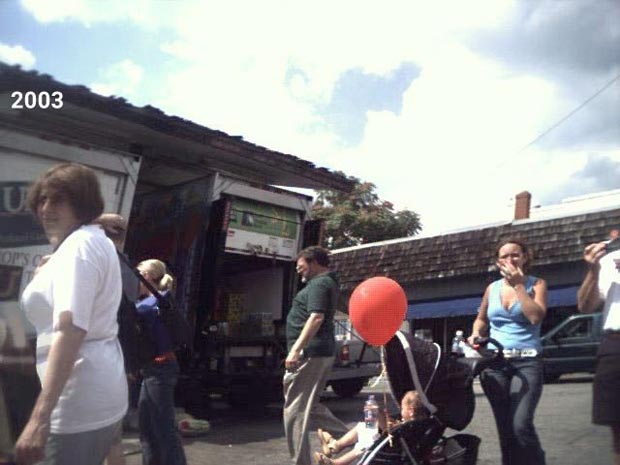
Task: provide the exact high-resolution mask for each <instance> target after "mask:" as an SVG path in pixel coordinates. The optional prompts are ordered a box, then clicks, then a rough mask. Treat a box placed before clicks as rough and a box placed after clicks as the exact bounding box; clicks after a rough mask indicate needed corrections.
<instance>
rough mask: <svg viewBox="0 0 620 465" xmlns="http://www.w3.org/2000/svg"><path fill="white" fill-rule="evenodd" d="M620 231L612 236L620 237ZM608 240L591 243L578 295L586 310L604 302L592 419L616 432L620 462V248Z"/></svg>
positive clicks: (614, 442)
mask: <svg viewBox="0 0 620 465" xmlns="http://www.w3.org/2000/svg"><path fill="white" fill-rule="evenodd" d="M617 236H618V234H617V231H615V232H614V233H612V237H614V238H615V239H616V240H618V239H617ZM610 248H611V247H609V243H608V241H605V242H599V243H597V244H590V245H589V246H587V247H586V249H585V251H584V254H583V258H584V260H585V262H586V264H587V273H586V276H585V278H584V280H583V283H582V285H581V287H580V288H579V292H578V294H577V306H578V308H579V311H580V312H582V313H592V312H594V311H596V310H598V309H599V308H600V307H601V304H602V305H603V307H602V308H603V333H604V336H603V340H602V341H601V346H600V348H599V351H598V355H597V358H598V361H597V365H596V375H595V377H594V382H593V385H592V422H593V423H596V424H600V425H608V426H610V427H611V432H612V447H613V454H614V461H615V464H616V465H620V401H619V400H618V393H619V392H620V250H616V251H613V252H610V251H609V249H610Z"/></svg>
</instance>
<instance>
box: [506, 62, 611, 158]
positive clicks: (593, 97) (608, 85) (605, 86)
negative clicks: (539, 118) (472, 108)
mask: <svg viewBox="0 0 620 465" xmlns="http://www.w3.org/2000/svg"><path fill="white" fill-rule="evenodd" d="M618 79H620V74H618V75H617V76H616V77H615V78H613V79H612V80H611V81H609V82H608V83H607V84H605V85H604V86H603V87H601V88H600V89H599V90H597V91H596V92H595V93H594V94H592V95H591V96H590V97H588V98H587V99H586V100H585V101H584V102H583V103H581V104H580V105H578V106H577V107H576V108H575V109H573V110H572V111H571V112H570V113H569V114H568V115H566V116H565V117H564V118H562V119H561V120H559V121H558V122H557V123H555V124H554V125H553V126H551V127H550V128H549V129H547V130H545V131H543V132H542V133H540V134H539V135H538V136H536V137H535V138H534V140H532V141H531V142H529V143H527V144H526V145H524V146H523V147H521V148H520V149H519V150H518V151H517V154H519V153H521V152H523V151H524V150H525V149H526V148H528V147H529V146H531V145H533V144H535V143H536V142H538V141H539V140H540V139H542V138H543V137H545V136H546V135H547V134H549V133H550V132H551V131H553V130H554V129H555V128H557V127H558V126H559V125H560V124H562V123H563V122H564V121H566V120H567V119H568V118H570V117H571V116H573V115H574V114H575V113H577V112H578V111H579V110H581V109H582V108H583V107H585V106H586V105H587V104H588V103H590V102H591V101H592V100H594V99H595V98H596V97H598V96H599V95H600V94H601V93H603V92H604V91H605V90H607V88H608V87H610V86H611V85H612V84H613V83H614V82H616V81H617V80H618Z"/></svg>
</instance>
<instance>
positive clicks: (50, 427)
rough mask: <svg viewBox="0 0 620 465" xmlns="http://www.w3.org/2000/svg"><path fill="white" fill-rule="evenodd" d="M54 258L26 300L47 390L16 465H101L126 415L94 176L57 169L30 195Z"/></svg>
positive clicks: (109, 254) (113, 269)
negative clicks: (98, 223) (96, 221)
mask: <svg viewBox="0 0 620 465" xmlns="http://www.w3.org/2000/svg"><path fill="white" fill-rule="evenodd" d="M28 206H29V207H30V208H31V210H32V211H33V212H34V213H35V215H36V217H37V219H38V220H39V222H40V223H41V225H42V226H43V229H44V230H45V234H46V236H47V238H48V240H49V242H50V244H51V245H52V247H53V249H54V252H53V254H52V255H51V257H50V258H49V260H48V261H47V262H46V263H45V264H44V265H43V266H42V267H41V268H40V270H39V271H38V273H36V275H35V277H34V278H33V279H32V281H31V282H30V283H29V284H28V286H27V288H26V289H25V290H24V293H23V296H22V304H23V306H24V310H25V311H26V315H27V316H28V318H29V319H30V321H31V322H32V323H33V325H34V326H35V328H36V329H37V371H38V373H39V377H40V379H41V385H42V389H41V394H40V395H39V398H38V399H37V402H36V404H35V407H34V409H33V412H32V415H31V417H30V420H29V421H28V423H27V424H26V426H25V428H24V430H23V432H22V433H21V435H20V437H19V439H18V440H17V443H16V446H15V455H16V459H17V462H18V463H24V464H31V463H35V462H37V463H41V464H45V465H60V464H62V465H74V464H75V465H77V464H80V465H100V464H101V463H102V462H103V459H104V458H105V456H106V454H107V451H108V449H109V448H110V444H111V442H112V440H113V438H114V435H115V433H116V432H117V430H118V429H119V428H120V427H121V421H122V418H123V416H124V414H125V412H126V410H127V381H126V378H125V371H124V365H123V356H122V353H121V348H120V344H119V342H118V339H117V332H118V326H117V322H116V311H117V309H118V306H119V303H120V300H121V275H120V266H119V261H118V257H117V254H116V249H115V248H114V245H113V244H112V242H111V241H110V240H109V239H108V238H107V237H106V236H105V233H104V231H103V229H101V227H100V226H98V225H90V224H89V223H91V222H92V221H93V220H94V219H95V218H96V217H98V216H99V215H100V214H101V213H102V211H103V198H102V196H101V191H100V187H99V182H98V180H97V177H96V175H95V173H94V171H93V170H91V169H90V168H87V167H85V166H83V165H80V164H76V163H64V164H61V165H57V166H55V167H53V168H51V169H50V170H48V171H47V172H46V173H44V174H43V176H41V178H39V180H37V181H36V182H35V184H34V185H33V186H32V187H31V189H30V191H29V193H28Z"/></svg>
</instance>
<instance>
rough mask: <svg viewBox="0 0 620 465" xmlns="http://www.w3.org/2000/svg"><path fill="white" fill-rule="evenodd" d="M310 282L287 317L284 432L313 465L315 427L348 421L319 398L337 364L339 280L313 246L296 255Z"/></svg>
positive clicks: (300, 459)
mask: <svg viewBox="0 0 620 465" xmlns="http://www.w3.org/2000/svg"><path fill="white" fill-rule="evenodd" d="M297 273H298V274H299V275H300V276H301V279H302V282H305V283H306V286H305V287H304V288H303V289H302V290H301V291H299V292H298V293H297V295H296V296H295V299H294V300H293V305H292V306H291V310H290V311H289V313H288V317H287V319H286V340H287V345H288V355H287V357H286V361H285V366H286V373H285V374H284V379H283V387H284V432H285V434H286V440H287V443H288V448H289V452H290V454H291V457H292V459H293V463H294V464H295V465H311V463H312V458H311V455H310V440H309V437H308V432H309V430H310V428H316V427H317V426H319V425H320V426H321V427H322V428H325V429H327V430H329V431H332V432H335V434H338V433H342V434H344V433H345V432H346V431H347V426H346V425H345V424H344V423H343V422H342V421H340V420H339V419H338V418H336V417H335V416H334V414H333V413H332V412H330V411H329V409H328V408H327V407H325V406H324V405H322V404H321V403H319V398H320V396H321V393H322V392H323V389H324V388H325V383H326V381H327V375H328V374H329V371H330V369H331V367H332V365H333V363H334V356H335V343H334V321H333V320H334V313H335V311H336V305H337V302H338V294H339V284H338V276H337V275H336V273H334V272H331V271H329V255H328V252H327V250H325V249H323V248H322V247H317V246H312V247H308V248H306V249H304V250H302V251H301V252H300V253H299V255H298V256H297Z"/></svg>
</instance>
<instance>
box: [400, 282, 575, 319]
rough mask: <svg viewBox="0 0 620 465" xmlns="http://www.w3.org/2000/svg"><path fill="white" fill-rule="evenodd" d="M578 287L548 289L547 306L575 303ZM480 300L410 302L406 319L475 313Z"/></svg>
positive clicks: (470, 298) (460, 299) (571, 304)
mask: <svg viewBox="0 0 620 465" xmlns="http://www.w3.org/2000/svg"><path fill="white" fill-rule="evenodd" d="M578 289H579V286H568V287H562V288H556V289H549V291H548V293H547V307H548V308H554V307H570V306H573V305H577V290H578ZM481 301H482V295H479V296H475V297H460V298H456V299H447V300H435V301H432V302H418V303H410V304H409V305H408V306H407V317H406V318H407V319H408V320H413V319H415V320H419V319H422V318H449V317H452V316H463V315H475V314H476V313H478V308H479V307H480V302H481Z"/></svg>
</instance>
